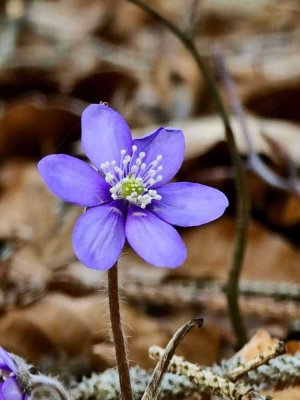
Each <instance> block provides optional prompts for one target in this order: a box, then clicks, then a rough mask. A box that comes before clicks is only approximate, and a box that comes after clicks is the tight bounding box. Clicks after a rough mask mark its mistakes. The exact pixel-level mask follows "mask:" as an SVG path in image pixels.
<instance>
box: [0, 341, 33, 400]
mask: <svg viewBox="0 0 300 400" xmlns="http://www.w3.org/2000/svg"><path fill="white" fill-rule="evenodd" d="M0 371H1V374H0V375H1V380H0V400H27V399H28V396H27V395H26V394H24V393H23V392H22V390H21V388H20V386H19V384H18V381H17V366H16V364H15V362H14V361H13V358H12V356H11V355H10V354H9V353H8V352H7V351H5V350H4V349H3V348H2V347H0Z"/></svg>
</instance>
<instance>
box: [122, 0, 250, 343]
mask: <svg viewBox="0 0 300 400" xmlns="http://www.w3.org/2000/svg"><path fill="white" fill-rule="evenodd" d="M128 1H129V2H130V3H133V4H135V5H137V6H138V7H140V8H141V9H143V10H144V11H146V12H148V13H149V14H150V15H152V16H153V17H154V18H155V19H156V20H158V21H160V22H161V23H162V24H164V25H165V26H166V27H167V28H168V29H169V30H170V31H171V32H172V33H173V34H174V35H175V36H176V37H177V38H178V39H179V40H180V41H181V42H182V44H183V45H184V46H185V48H186V49H187V50H188V51H189V52H190V54H191V55H192V57H193V58H194V60H195V62H196V64H197V66H198V69H199V71H200V73H201V74H202V76H203V78H204V80H205V82H206V84H207V87H208V89H209V92H210V93H211V95H212V97H213V100H214V102H215V105H216V108H217V111H218V113H219V115H220V117H221V119H222V121H223V124H224V128H225V135H226V139H227V143H228V148H229V152H230V157H231V161H232V165H233V171H234V183H235V192H236V199H237V223H236V234H235V243H234V250H233V256H232V261H231V265H230V271H229V275H228V281H227V301H228V307H229V314H230V318H231V322H232V326H233V329H234V332H235V335H236V338H237V346H238V347H240V346H242V345H243V344H244V343H245V342H246V340H247V336H246V331H245V328H244V324H243V320H242V316H241V312H240V308H239V303H238V283H239V277H240V273H241V270H242V265H243V260H244V255H245V248H246V240H247V225H248V201H247V194H246V186H245V176H244V171H243V168H242V162H241V159H240V156H239V153H238V150H237V146H236V143H235V138H234V134H233V131H232V129H231V125H230V121H229V117H228V115H227V112H226V110H225V107H224V105H223V102H222V99H221V96H220V94H219V91H218V89H217V86H216V84H215V82H214V79H213V78H212V76H211V75H210V73H209V70H208V68H207V66H206V64H205V62H204V60H203V59H202V57H201V55H200V54H199V52H198V50H197V48H196V45H195V43H194V41H193V39H192V37H191V36H190V35H189V34H187V33H186V32H184V31H182V30H181V29H180V28H179V27H178V26H176V25H175V24H173V23H172V22H171V21H169V20H167V19H166V18H164V17H163V16H162V15H160V14H159V13H158V12H157V11H155V10H154V9H153V8H152V7H151V6H149V5H148V4H145V3H144V2H143V1H141V0H128Z"/></svg>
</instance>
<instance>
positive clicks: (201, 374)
mask: <svg viewBox="0 0 300 400" xmlns="http://www.w3.org/2000/svg"><path fill="white" fill-rule="evenodd" d="M149 353H150V357H151V358H152V359H154V360H160V359H161V357H162V356H163V354H164V349H162V348H161V347H159V346H152V347H150V349H149ZM168 370H169V371H170V372H172V373H176V374H179V375H184V376H186V377H188V378H189V379H190V380H191V381H192V382H193V383H194V384H195V385H199V387H201V388H203V386H204V387H206V388H207V390H208V391H210V392H211V393H214V394H216V395H217V396H220V397H221V398H223V399H229V400H236V399H242V400H267V399H268V397H265V396H262V395H261V394H260V393H258V392H256V391H255V390H254V389H253V388H252V387H251V386H249V385H245V384H244V383H242V382H239V383H233V382H231V381H230V380H228V379H226V378H224V377H221V376H219V375H216V374H215V373H213V372H212V371H211V370H210V369H208V368H201V367H199V366H198V365H196V364H192V363H190V362H188V361H185V360H184V359H183V358H182V357H178V356H173V358H172V360H171V362H170V364H169V368H168Z"/></svg>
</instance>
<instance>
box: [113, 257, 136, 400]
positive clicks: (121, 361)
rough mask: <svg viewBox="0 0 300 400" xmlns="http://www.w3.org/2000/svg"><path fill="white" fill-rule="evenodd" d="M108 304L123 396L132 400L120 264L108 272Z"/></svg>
mask: <svg viewBox="0 0 300 400" xmlns="http://www.w3.org/2000/svg"><path fill="white" fill-rule="evenodd" d="M108 302H109V312H110V321H111V330H112V336H113V341H114V345H115V350H116V359H117V366H118V372H119V380H120V389H121V396H122V399H123V400H132V391H131V383H130V376H129V368H128V361H127V356H126V347H125V340H124V335H123V331H122V324H121V316H120V304H119V288H118V263H116V264H115V265H114V266H113V267H112V268H110V269H109V270H108Z"/></svg>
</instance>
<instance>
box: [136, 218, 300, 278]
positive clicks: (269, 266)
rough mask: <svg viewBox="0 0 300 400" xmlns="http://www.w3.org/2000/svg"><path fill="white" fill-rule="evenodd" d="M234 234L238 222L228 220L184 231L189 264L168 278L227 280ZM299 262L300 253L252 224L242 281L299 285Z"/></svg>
mask: <svg viewBox="0 0 300 400" xmlns="http://www.w3.org/2000/svg"><path fill="white" fill-rule="evenodd" d="M234 235H235V223H234V221H233V220H232V219H230V218H226V217H222V218H221V219H220V220H219V221H216V222H214V223H211V224H208V225H204V226H202V227H198V228H192V229H190V230H185V231H183V232H182V237H183V240H184V242H185V243H186V246H187V253H188V257H187V261H186V262H185V264H184V265H183V266H182V267H181V268H178V269H175V270H172V271H169V276H182V277H197V278H213V279H218V280H224V279H226V277H227V273H228V268H229V265H230V261H231V257H232V251H233V240H234ZM299 261H300V251H299V250H297V249H294V248H293V247H292V246H291V245H289V244H288V243H287V242H286V241H285V240H284V239H282V238H281V237H280V236H278V235H276V234H274V233H272V232H270V231H268V230H266V229H265V228H263V227H262V226H261V225H259V224H257V223H254V222H252V223H251V224H250V226H249V234H248V242H247V250H246V257H245V262H244V266H243V271H242V278H244V279H250V280H251V279H253V280H265V281H270V280H272V281H273V282H291V283H300V272H299ZM129 264H130V262H128V265H129Z"/></svg>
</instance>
